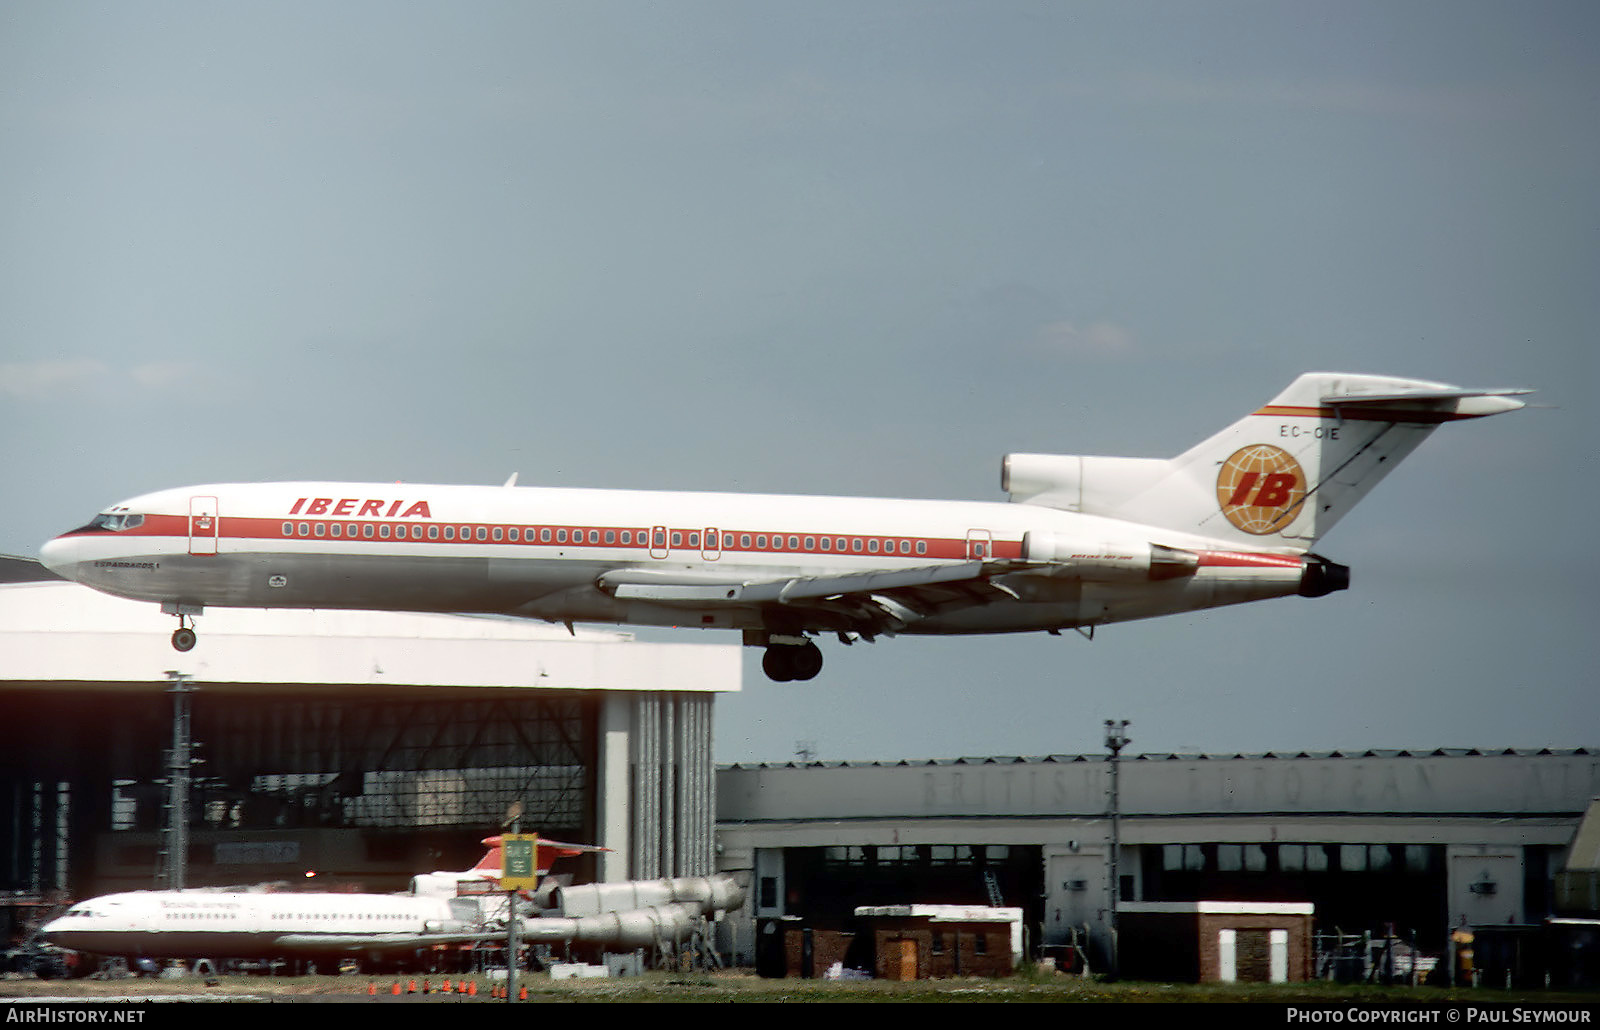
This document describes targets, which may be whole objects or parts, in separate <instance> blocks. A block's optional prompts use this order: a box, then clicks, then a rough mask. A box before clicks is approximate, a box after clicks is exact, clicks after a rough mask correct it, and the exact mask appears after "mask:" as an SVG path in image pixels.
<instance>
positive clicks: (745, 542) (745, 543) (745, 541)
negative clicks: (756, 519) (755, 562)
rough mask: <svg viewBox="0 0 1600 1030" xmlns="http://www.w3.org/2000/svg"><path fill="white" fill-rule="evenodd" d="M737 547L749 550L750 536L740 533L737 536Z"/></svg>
mask: <svg viewBox="0 0 1600 1030" xmlns="http://www.w3.org/2000/svg"><path fill="white" fill-rule="evenodd" d="M739 546H740V547H744V548H749V546H750V534H749V533H740V534H739Z"/></svg>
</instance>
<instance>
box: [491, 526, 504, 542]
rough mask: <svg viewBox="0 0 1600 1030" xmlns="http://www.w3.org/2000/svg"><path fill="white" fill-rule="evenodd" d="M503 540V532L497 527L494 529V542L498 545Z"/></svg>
mask: <svg viewBox="0 0 1600 1030" xmlns="http://www.w3.org/2000/svg"><path fill="white" fill-rule="evenodd" d="M504 538H505V531H504V530H502V529H501V528H500V527H499V526H496V527H494V542H495V543H497V544H498V543H499V542H500V541H501V540H502V539H504Z"/></svg>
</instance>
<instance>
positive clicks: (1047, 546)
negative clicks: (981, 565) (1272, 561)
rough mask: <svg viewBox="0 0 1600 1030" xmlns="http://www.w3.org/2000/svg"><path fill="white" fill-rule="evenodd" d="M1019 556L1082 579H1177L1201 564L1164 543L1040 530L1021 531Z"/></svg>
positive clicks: (1198, 559) (1192, 571) (1198, 557)
mask: <svg viewBox="0 0 1600 1030" xmlns="http://www.w3.org/2000/svg"><path fill="white" fill-rule="evenodd" d="M1022 557H1023V559H1024V560H1025V561H1030V562H1045V563H1048V564H1050V565H1055V566H1058V567H1059V568H1060V570H1061V572H1062V573H1063V574H1066V575H1077V576H1080V577H1082V578H1084V579H1125V578H1138V579H1178V578H1180V577H1182V576H1192V575H1194V574H1195V571H1196V570H1197V569H1199V568H1200V556H1199V555H1198V554H1195V553H1194V552H1193V551H1185V550H1182V549H1181V548H1177V547H1167V546H1165V545H1164V544H1152V543H1149V542H1147V541H1141V540H1105V539H1099V538H1084V537H1066V536H1062V535H1061V534H1059V533H1050V532H1039V531H1033V532H1029V533H1025V534H1023V537H1022Z"/></svg>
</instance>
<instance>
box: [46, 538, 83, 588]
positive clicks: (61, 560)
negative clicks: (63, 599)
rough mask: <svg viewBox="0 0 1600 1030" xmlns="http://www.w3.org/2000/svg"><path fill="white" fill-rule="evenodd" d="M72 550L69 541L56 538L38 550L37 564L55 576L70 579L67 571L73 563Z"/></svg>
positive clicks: (71, 544)
mask: <svg viewBox="0 0 1600 1030" xmlns="http://www.w3.org/2000/svg"><path fill="white" fill-rule="evenodd" d="M74 549H75V548H74V547H73V543H72V541H71V540H68V539H67V538H66V537H61V536H58V537H56V538H55V539H54V540H51V541H49V542H47V543H46V544H45V545H44V546H43V547H41V548H39V562H40V563H41V564H42V565H43V566H44V567H45V568H47V569H49V570H50V571H51V572H54V573H55V574H56V575H58V576H66V577H68V578H71V577H70V575H69V573H68V569H69V568H70V567H71V566H72V563H73V561H72V558H73V554H72V552H73V551H74Z"/></svg>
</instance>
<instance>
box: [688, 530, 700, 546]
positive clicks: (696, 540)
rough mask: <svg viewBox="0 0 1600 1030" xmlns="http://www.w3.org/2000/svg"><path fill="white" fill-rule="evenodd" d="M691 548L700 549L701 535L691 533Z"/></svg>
mask: <svg viewBox="0 0 1600 1030" xmlns="http://www.w3.org/2000/svg"><path fill="white" fill-rule="evenodd" d="M689 546H690V547H699V546H700V534H699V533H690V534H689Z"/></svg>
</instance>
